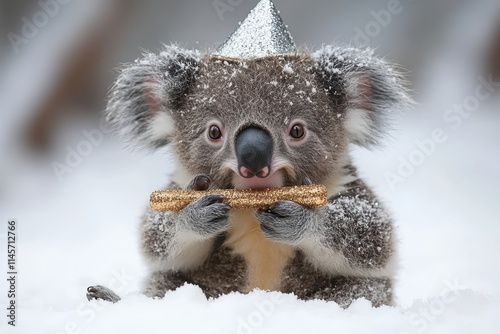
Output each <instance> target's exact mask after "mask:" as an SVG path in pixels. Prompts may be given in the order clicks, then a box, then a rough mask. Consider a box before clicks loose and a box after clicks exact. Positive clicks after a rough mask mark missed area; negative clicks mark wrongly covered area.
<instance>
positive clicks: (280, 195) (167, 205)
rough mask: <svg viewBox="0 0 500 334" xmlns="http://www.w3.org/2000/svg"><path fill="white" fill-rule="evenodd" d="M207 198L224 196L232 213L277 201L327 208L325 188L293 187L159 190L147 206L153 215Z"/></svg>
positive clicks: (312, 186)
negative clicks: (154, 212) (152, 211)
mask: <svg viewBox="0 0 500 334" xmlns="http://www.w3.org/2000/svg"><path fill="white" fill-rule="evenodd" d="M207 194H218V195H222V196H224V200H223V202H224V203H226V204H227V205H229V206H231V208H233V209H250V208H262V207H266V206H271V205H272V204H274V203H275V202H277V201H292V202H295V203H297V204H300V205H303V206H305V207H309V208H320V207H322V206H324V205H325V204H326V194H327V190H326V187H325V186H323V185H308V186H294V187H281V188H267V189H261V190H253V189H242V190H239V189H238V190H237V189H211V190H206V191H197V190H159V191H155V192H153V193H152V194H151V197H150V200H149V203H150V205H151V209H153V210H155V211H179V210H181V209H182V208H183V207H185V206H186V205H188V204H189V203H191V202H194V201H196V200H197V199H198V198H200V197H202V196H204V195H207Z"/></svg>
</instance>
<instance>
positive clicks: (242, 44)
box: [213, 0, 297, 59]
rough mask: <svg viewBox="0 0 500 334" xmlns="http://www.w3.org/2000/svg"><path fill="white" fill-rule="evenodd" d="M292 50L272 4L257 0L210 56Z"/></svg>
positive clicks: (260, 54)
mask: <svg viewBox="0 0 500 334" xmlns="http://www.w3.org/2000/svg"><path fill="white" fill-rule="evenodd" d="M296 53H297V48H296V47H295V43H294V42H293V38H292V36H291V35H290V33H289V32H288V30H287V28H286V26H285V24H284V23H283V20H282V19H281V17H280V15H279V13H278V11H277V10H276V8H275V7H274V4H273V3H272V1H271V0H261V1H260V2H259V3H258V4H257V6H255V8H254V9H253V10H252V11H251V12H250V14H248V17H247V18H246V19H245V21H243V23H241V24H240V26H239V27H238V29H236V31H235V32H233V33H232V35H231V36H229V38H228V39H227V40H226V41H225V42H224V43H222V45H221V46H220V47H219V48H218V49H217V51H216V52H214V54H213V56H216V57H222V58H232V59H234V58H236V59H249V58H261V57H268V56H277V55H281V56H282V55H293V54H296Z"/></svg>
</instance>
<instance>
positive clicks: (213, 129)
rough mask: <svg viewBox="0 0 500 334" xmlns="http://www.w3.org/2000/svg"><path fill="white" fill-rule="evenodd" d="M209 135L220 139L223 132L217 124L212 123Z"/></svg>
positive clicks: (214, 138) (213, 138)
mask: <svg viewBox="0 0 500 334" xmlns="http://www.w3.org/2000/svg"><path fill="white" fill-rule="evenodd" d="M208 136H209V137H210V139H212V140H218V139H220V138H221V137H222V132H221V130H220V128H219V127H218V126H217V125H211V126H210V128H209V129H208Z"/></svg>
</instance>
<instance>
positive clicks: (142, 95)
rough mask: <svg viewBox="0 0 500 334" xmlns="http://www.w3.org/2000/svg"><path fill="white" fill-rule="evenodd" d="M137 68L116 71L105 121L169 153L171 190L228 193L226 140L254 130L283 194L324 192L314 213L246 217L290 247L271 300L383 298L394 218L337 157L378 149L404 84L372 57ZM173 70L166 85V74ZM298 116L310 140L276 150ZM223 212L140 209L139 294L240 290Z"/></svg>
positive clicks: (274, 208)
mask: <svg viewBox="0 0 500 334" xmlns="http://www.w3.org/2000/svg"><path fill="white" fill-rule="evenodd" d="M145 59H146V61H139V62H138V63H136V64H135V65H131V67H129V68H127V69H125V70H124V71H123V72H122V75H121V76H120V77H119V79H118V81H117V83H116V84H115V86H114V91H113V93H112V95H111V100H110V103H109V104H108V109H107V115H108V118H109V119H110V120H111V121H112V123H113V124H114V125H115V127H116V128H118V129H119V130H124V131H125V132H127V133H128V135H129V136H130V138H131V139H132V140H133V141H134V142H136V143H140V144H143V146H148V147H150V148H151V147H156V146H160V145H164V144H166V143H167V142H169V143H171V145H172V148H173V150H174V152H175V154H176V156H177V158H178V166H177V173H176V174H175V175H174V179H173V181H174V182H175V183H176V184H180V185H184V184H186V185H187V187H189V188H191V189H198V190H203V189H206V188H208V187H210V188H234V187H235V185H234V183H233V182H234V181H233V177H234V172H233V171H232V170H231V168H230V166H231V164H234V161H235V153H234V141H235V136H236V134H237V133H238V132H239V131H240V130H241V129H242V128H243V127H245V126H248V125H256V126H258V127H261V128H263V129H265V130H267V131H269V133H270V134H271V136H272V139H273V144H274V145H273V146H274V152H273V157H274V159H277V160H279V161H280V162H281V168H282V169H280V171H281V172H282V174H283V178H282V181H281V183H282V184H281V186H292V185H302V184H310V183H314V184H325V185H327V186H328V188H329V190H330V196H331V197H330V198H329V200H328V204H327V205H326V206H325V207H323V208H320V209H308V208H304V207H302V206H300V205H298V204H296V203H293V202H288V201H279V202H277V203H275V204H273V205H271V206H270V207H269V208H263V209H261V210H258V211H257V212H256V217H257V220H258V221H259V223H260V229H261V231H262V232H263V234H264V236H265V237H267V238H269V239H271V240H273V241H275V242H277V243H283V244H287V245H290V246H291V247H293V249H294V254H293V256H292V258H291V259H290V260H289V262H288V263H287V264H286V267H285V271H284V272H283V277H281V283H280V286H279V288H278V290H280V291H283V292H287V293H295V294H296V295H297V296H298V297H299V298H302V299H314V298H319V299H325V300H333V301H336V302H338V303H339V304H340V305H341V306H343V307H347V306H348V305H349V304H350V303H351V302H352V300H353V299H356V298H360V297H364V298H367V299H368V300H370V301H371V302H372V303H373V305H375V306H379V305H383V304H389V303H390V302H391V300H392V290H391V289H392V288H391V282H392V277H393V274H394V273H393V264H394V255H395V250H394V236H393V228H392V223H391V219H390V217H389V215H388V214H387V213H386V212H385V211H384V209H383V207H382V205H380V204H379V202H378V201H377V199H376V197H375V196H374V194H373V193H372V192H371V191H370V190H369V189H368V188H367V187H366V185H365V184H364V183H363V182H362V181H361V180H359V179H358V177H357V175H356V169H355V168H354V167H353V166H352V165H351V164H350V159H349V156H348V150H347V148H348V145H349V143H357V144H361V145H365V146H367V145H371V144H373V143H376V142H377V141H378V140H379V138H381V136H382V134H383V131H384V126H385V125H386V124H387V123H388V121H387V119H388V118H389V117H390V115H391V114H392V113H394V112H396V111H397V110H401V109H405V108H407V107H408V106H409V105H410V104H411V100H410V98H409V97H408V94H407V92H406V90H405V88H404V85H403V83H404V82H403V79H402V77H401V75H399V74H398V73H396V72H395V70H393V69H391V67H390V66H389V65H388V64H387V63H386V62H385V61H382V60H379V59H377V58H374V57H372V56H371V53H369V52H368V51H359V50H355V49H352V48H344V49H343V48H338V47H333V46H331V47H324V48H322V49H321V50H319V51H317V52H315V53H313V54H307V53H304V54H301V55H298V56H294V57H270V58H263V59H254V60H248V61H241V62H226V61H222V60H220V59H213V58H211V57H210V56H204V57H199V56H198V53H196V52H189V51H183V50H180V49H178V48H176V47H169V48H167V51H165V52H164V53H162V54H161V55H160V56H154V55H147V56H146V58H145ZM170 66H174V67H175V69H176V70H175V71H173V72H175V73H174V74H175V75H173V74H172V73H173V72H172V71H170V72H169V71H166V69H168V68H170ZM165 73H167V74H166V75H165ZM148 78H154V80H153V84H152V83H151V81H150V80H148ZM151 85H153V86H151ZM151 87H153V88H151ZM152 91H153V92H154V94H151V92H152ZM151 99H152V100H151ZM145 101H146V102H145ZM151 106H153V108H151ZM158 106H161V107H160V108H157V107H158ZM152 109H153V113H151V110H152ZM158 112H163V113H168V115H169V117H171V119H172V122H173V126H172V130H171V131H170V130H169V131H165V135H164V137H162V138H163V139H158V137H156V138H154V140H152V138H151V132H150V129H151V128H152V127H154V125H152V123H154V121H155V119H154V115H156V114H157V113H158ZM294 119H300V120H302V121H304V122H305V123H306V129H307V132H308V137H307V140H304V141H303V142H301V143H300V144H299V145H291V144H289V143H287V142H286V140H285V138H287V133H286V131H287V128H288V127H289V126H290V125H291V122H292V120H294ZM212 121H217V122H219V123H220V124H222V127H223V142H221V146H216V145H212V144H211V143H209V142H208V141H207V139H206V133H207V127H208V125H209V124H210V123H211V122H212ZM356 121H359V122H361V123H362V124H356V123H353V122H356ZM155 129H156V130H157V129H158V128H155ZM156 130H155V131H156ZM155 135H156V136H157V135H158V131H156V132H155ZM228 166H229V167H228ZM180 172H182V173H180ZM181 174H183V175H186V176H189V178H190V179H191V180H187V179H186V176H184V177H180V176H178V175H181ZM198 174H203V175H206V177H205V176H199V175H198ZM195 175H198V176H196V177H195ZM176 184H172V185H171V186H170V188H178V186H177V185H176ZM220 202H221V198H220V197H218V196H213V195H209V196H204V197H202V198H201V199H199V200H198V201H196V202H194V203H191V204H189V205H187V206H186V207H185V208H184V209H182V210H181V211H180V212H178V213H172V212H153V211H151V210H148V211H147V213H146V215H145V217H144V220H143V223H142V225H141V235H142V248H143V252H144V255H145V257H146V259H147V260H148V261H149V264H150V267H151V276H150V278H149V280H148V282H147V284H146V289H145V293H146V294H147V295H149V296H164V294H165V292H166V291H168V290H173V289H175V288H177V287H179V286H180V285H182V284H183V283H193V284H197V285H199V286H200V287H201V288H202V289H203V291H204V292H205V294H206V295H207V296H210V297H216V296H219V295H220V294H226V293H229V292H232V291H240V292H246V291H247V290H246V289H247V282H246V274H247V267H246V263H245V259H244V258H243V257H241V256H240V255H237V254H235V253H234V252H233V251H232V249H230V248H229V247H228V246H226V245H225V244H224V241H225V240H226V237H227V228H228V226H229V224H228V213H229V210H230V208H229V207H228V206H227V205H225V204H222V203H220Z"/></svg>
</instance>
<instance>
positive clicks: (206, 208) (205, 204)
mask: <svg viewBox="0 0 500 334" xmlns="http://www.w3.org/2000/svg"><path fill="white" fill-rule="evenodd" d="M223 200H224V196H222V195H217V194H208V195H204V196H202V197H200V198H199V199H198V200H196V201H194V202H193V203H191V204H189V205H187V206H186V207H185V208H184V209H182V210H181V211H180V213H179V214H180V215H181V219H182V220H183V221H184V222H185V224H186V226H188V227H189V228H191V229H192V230H194V231H195V232H196V233H198V234H200V235H206V236H208V235H216V234H219V233H221V232H223V231H225V230H226V229H227V226H228V225H229V210H231V207H230V206H229V205H227V204H225V203H223Z"/></svg>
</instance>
